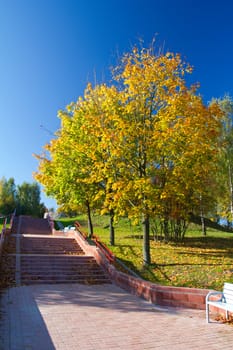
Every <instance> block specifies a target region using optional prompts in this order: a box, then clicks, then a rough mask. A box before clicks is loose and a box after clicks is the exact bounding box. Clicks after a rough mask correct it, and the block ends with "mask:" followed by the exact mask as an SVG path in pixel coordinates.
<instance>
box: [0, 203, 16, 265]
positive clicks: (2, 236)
mask: <svg viewBox="0 0 233 350" xmlns="http://www.w3.org/2000/svg"><path fill="white" fill-rule="evenodd" d="M15 215H16V209H15V210H14V212H13V213H12V214H9V215H6V216H2V217H1V218H2V219H3V218H4V222H3V225H2V230H1V232H0V259H1V256H2V249H3V245H4V243H5V237H6V230H7V227H6V225H7V222H8V218H10V228H9V229H10V231H11V229H12V225H13V221H14V217H15Z"/></svg>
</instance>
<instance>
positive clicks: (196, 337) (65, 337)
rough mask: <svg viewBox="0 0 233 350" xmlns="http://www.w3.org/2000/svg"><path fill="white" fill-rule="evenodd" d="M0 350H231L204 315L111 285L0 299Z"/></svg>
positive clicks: (230, 334) (28, 290)
mask: <svg viewBox="0 0 233 350" xmlns="http://www.w3.org/2000/svg"><path fill="white" fill-rule="evenodd" d="M1 300H2V303H1V311H2V312H1V315H3V319H2V321H1V322H0V331H1V332H0V334H1V335H2V337H1V338H2V340H1V343H0V344H1V346H2V347H1V346H0V349H1V350H16V349H17V350H25V349H28V350H29V349H32V350H42V349H43V350H44V349H45V350H52V349H61V350H65V349H69V350H70V349H75V350H79V349H81V350H92V349H95V350H96V349H98V350H107V349H108V350H111V349H123V350H127V349H129V350H141V349H148V350H149V349H161V348H167V349H175V350H176V349H178V350H183V349H185V350H187V349H190V350H192V349H204V348H208V349H209V350H218V349H220V348H221V349H223V350H228V349H232V342H233V328H232V327H231V326H229V325H224V324H220V323H217V322H212V323H210V324H206V322H205V312H204V311H203V310H187V309H177V308H171V307H159V306H156V305H153V304H150V303H149V302H146V301H144V300H142V299H140V298H138V297H136V296H132V295H131V294H128V293H127V292H125V291H123V290H122V289H120V288H119V287H116V286H114V285H97V286H86V285H81V284H69V285H67V284H61V285H33V286H21V287H16V288H10V289H8V290H6V291H5V293H4V295H3V296H2V299H1Z"/></svg>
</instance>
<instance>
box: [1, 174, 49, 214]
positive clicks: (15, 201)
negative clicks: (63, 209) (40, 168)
mask: <svg viewBox="0 0 233 350" xmlns="http://www.w3.org/2000/svg"><path fill="white" fill-rule="evenodd" d="M15 209H17V214H18V215H32V216H39V217H42V216H43V213H44V211H45V206H44V204H43V203H41V202H40V187H39V185H38V184H37V183H32V184H30V183H27V182H24V183H23V184H22V185H18V186H16V185H15V180H14V178H10V179H9V180H7V179H5V178H4V177H3V178H2V179H1V180H0V214H3V215H9V214H11V213H13V211H14V210H15Z"/></svg>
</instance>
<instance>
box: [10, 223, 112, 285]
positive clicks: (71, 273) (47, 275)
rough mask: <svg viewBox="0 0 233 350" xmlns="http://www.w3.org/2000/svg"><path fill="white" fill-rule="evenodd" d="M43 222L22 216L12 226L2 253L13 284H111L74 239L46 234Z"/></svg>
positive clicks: (45, 226) (47, 230)
mask: <svg viewBox="0 0 233 350" xmlns="http://www.w3.org/2000/svg"><path fill="white" fill-rule="evenodd" d="M46 221H47V220H44V219H33V218H30V217H25V216H22V217H20V218H16V220H15V222H14V223H13V229H12V234H11V236H10V237H9V241H8V248H6V252H7V254H8V256H7V259H8V262H9V261H10V264H8V274H9V277H10V279H11V280H13V279H14V280H15V283H16V285H30V284H38V283H40V284H41V283H48V284H51V283H83V284H100V283H111V282H110V279H109V278H108V276H107V275H106V274H105V272H104V270H103V269H102V268H101V267H100V266H99V265H98V264H97V262H96V260H95V258H94V257H93V256H87V255H85V253H84V251H83V250H82V249H81V247H80V246H79V244H78V243H77V241H76V239H74V238H69V237H66V236H65V235H63V236H62V235H61V236H58V237H57V236H53V235H52V234H51V233H50V234H49V231H50V228H49V226H48V224H47V223H46ZM40 222H41V226H40ZM29 232H32V233H30V234H29ZM37 232H39V234H38V233H37ZM25 233H26V234H25ZM9 265H11V269H9ZM14 273H15V278H13V276H12V275H13V274H14Z"/></svg>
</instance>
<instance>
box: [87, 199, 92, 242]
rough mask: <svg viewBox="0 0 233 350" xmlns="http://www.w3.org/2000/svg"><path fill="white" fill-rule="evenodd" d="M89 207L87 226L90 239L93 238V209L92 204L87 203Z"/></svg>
mask: <svg viewBox="0 0 233 350" xmlns="http://www.w3.org/2000/svg"><path fill="white" fill-rule="evenodd" d="M86 205H87V225H88V233H89V237H92V236H93V224H92V220H91V209H90V204H89V202H88V201H87V202H86Z"/></svg>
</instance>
